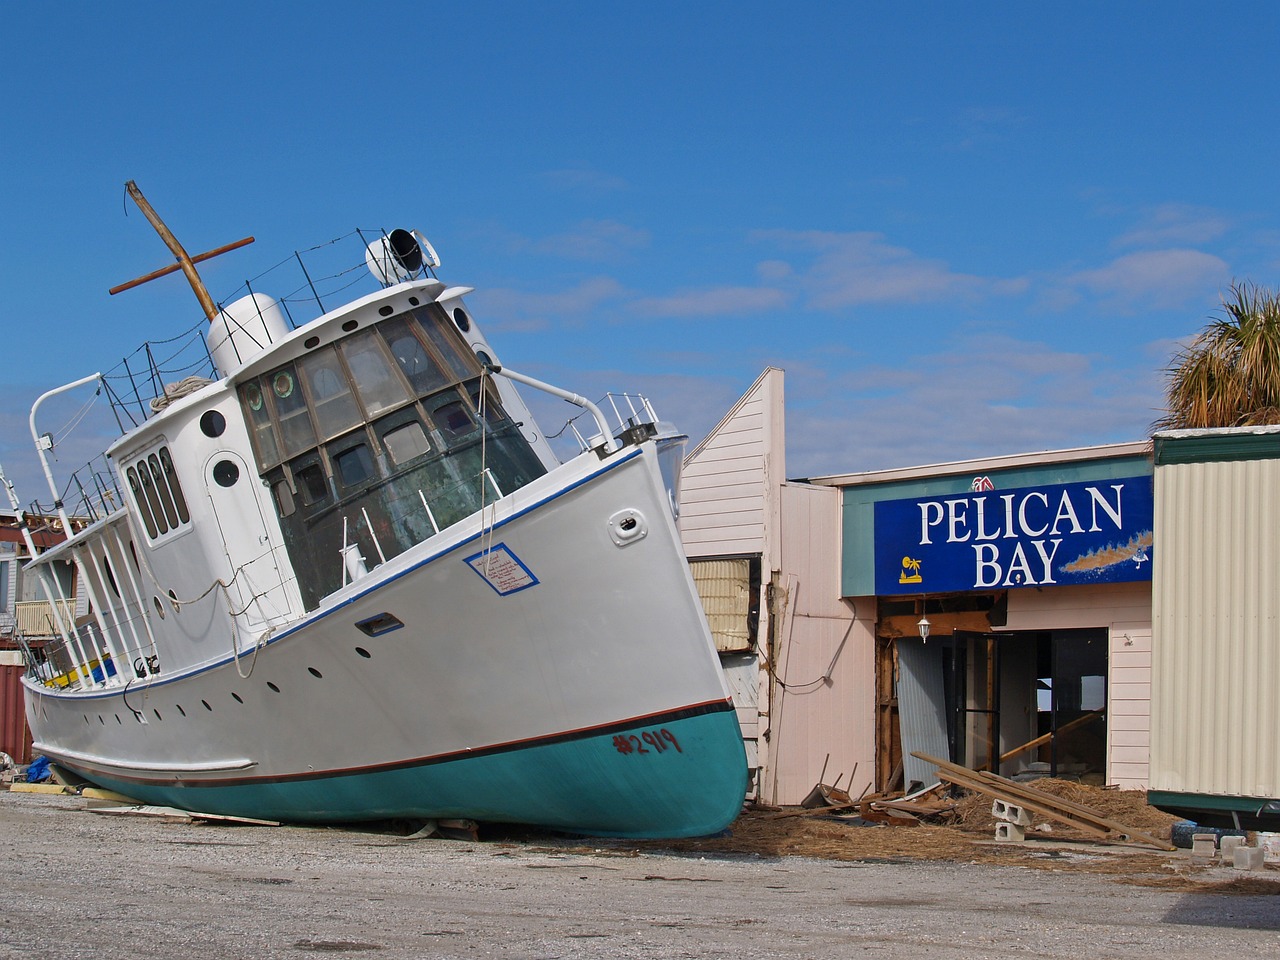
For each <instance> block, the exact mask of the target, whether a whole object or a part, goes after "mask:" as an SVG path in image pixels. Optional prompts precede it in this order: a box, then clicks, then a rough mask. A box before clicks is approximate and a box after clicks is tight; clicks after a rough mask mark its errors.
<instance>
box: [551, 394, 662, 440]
mask: <svg viewBox="0 0 1280 960" xmlns="http://www.w3.org/2000/svg"><path fill="white" fill-rule="evenodd" d="M595 407H596V408H597V409H599V410H604V411H608V412H609V413H612V414H613V417H612V419H609V418H608V417H607V416H606V422H607V425H608V426H609V428H610V429H611V431H612V436H613V437H614V438H615V439H620V438H622V437H623V436H624V435H625V434H626V433H627V432H628V431H630V430H634V429H635V428H637V427H642V428H643V427H654V428H656V427H657V425H658V414H657V412H656V411H655V410H654V409H653V404H651V403H650V402H649V399H648V398H647V397H645V396H643V395H642V394H638V393H606V394H605V395H604V397H603V398H601V399H600V400H598V401H597V402H596V403H595ZM584 417H587V418H590V419H589V420H585V421H584V419H583V418H584ZM596 423H598V420H597V418H595V417H594V416H593V415H592V413H591V411H590V410H584V411H583V412H582V413H579V414H577V415H575V416H572V417H570V418H569V419H568V420H567V421H566V422H565V424H564V426H563V427H561V428H560V429H559V430H558V431H556V432H555V433H554V434H550V435H549V436H548V439H551V440H554V439H556V438H557V437H560V436H562V435H563V434H564V433H565V432H566V431H568V432H569V433H570V434H571V435H572V436H573V438H574V440H575V441H576V442H577V444H578V448H579V450H580V451H582V452H584V453H585V452H586V451H588V450H590V449H592V446H593V443H592V441H593V440H596V434H595V433H594V432H593V431H591V430H590V426H591V425H595V424H596ZM584 424H586V425H588V429H587V432H586V433H584V432H583V426H584ZM596 442H598V440H597V441H596Z"/></svg>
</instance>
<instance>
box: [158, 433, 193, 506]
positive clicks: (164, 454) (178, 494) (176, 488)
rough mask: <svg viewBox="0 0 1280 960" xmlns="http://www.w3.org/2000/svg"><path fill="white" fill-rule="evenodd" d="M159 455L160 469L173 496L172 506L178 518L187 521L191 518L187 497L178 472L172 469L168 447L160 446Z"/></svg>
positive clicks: (171, 459)
mask: <svg viewBox="0 0 1280 960" xmlns="http://www.w3.org/2000/svg"><path fill="white" fill-rule="evenodd" d="M159 456H160V469H161V470H163V471H164V479H165V483H167V484H168V486H169V493H170V495H171V496H172V497H173V507H174V509H175V510H177V511H178V520H179V521H180V522H182V523H187V522H189V521H190V520H191V512H190V511H189V510H188V509H187V498H186V497H185V496H184V495H183V493H182V484H180V483H179V482H178V474H177V473H176V472H175V471H174V469H173V457H171V456H170V455H169V448H168V447H161V448H160V453H159Z"/></svg>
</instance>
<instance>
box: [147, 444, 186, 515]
mask: <svg viewBox="0 0 1280 960" xmlns="http://www.w3.org/2000/svg"><path fill="white" fill-rule="evenodd" d="M147 466H148V467H150V468H151V479H152V480H154V481H155V489H156V495H157V496H158V497H159V498H160V508H161V509H162V510H164V518H165V519H166V520H167V521H168V522H169V526H171V527H176V526H177V525H178V511H177V510H176V509H174V506H173V495H172V494H171V493H170V492H169V482H168V480H167V479H166V478H165V475H164V468H162V467H161V466H160V458H159V457H158V456H156V455H155V454H154V453H153V454H151V456H149V457H147Z"/></svg>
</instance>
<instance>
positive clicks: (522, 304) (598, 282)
mask: <svg viewBox="0 0 1280 960" xmlns="http://www.w3.org/2000/svg"><path fill="white" fill-rule="evenodd" d="M625 296H626V290H625V288H624V287H623V286H622V285H621V284H620V283H618V281H617V280H615V279H613V278H612V277H592V278H590V279H588V280H583V281H582V282H580V283H578V284H577V285H576V286H573V287H570V288H568V289H566V290H560V291H556V292H551V293H533V292H529V291H524V290H514V289H511V288H510V287H491V288H488V289H485V290H477V291H476V292H475V293H474V294H473V295H472V299H473V300H474V301H475V303H477V304H482V305H483V316H484V317H485V325H486V327H491V328H493V329H496V330H502V331H506V332H526V333H527V332H536V331H538V330H545V329H547V328H548V327H549V326H551V319H552V318H557V319H561V320H565V319H567V320H580V319H581V318H582V317H584V316H586V315H588V314H590V313H592V312H593V311H596V310H598V309H600V308H601V307H602V306H604V305H605V304H608V303H610V302H613V301H618V300H621V299H623V298H624V297H625Z"/></svg>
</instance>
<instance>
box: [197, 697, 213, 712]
mask: <svg viewBox="0 0 1280 960" xmlns="http://www.w3.org/2000/svg"><path fill="white" fill-rule="evenodd" d="M200 702H201V703H203V704H204V708H205V709H206V710H208V711H209V712H210V713H213V707H211V706H209V701H208V700H201V701H200Z"/></svg>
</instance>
